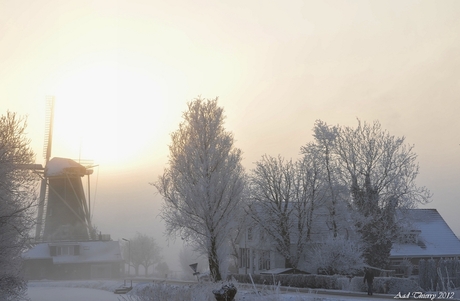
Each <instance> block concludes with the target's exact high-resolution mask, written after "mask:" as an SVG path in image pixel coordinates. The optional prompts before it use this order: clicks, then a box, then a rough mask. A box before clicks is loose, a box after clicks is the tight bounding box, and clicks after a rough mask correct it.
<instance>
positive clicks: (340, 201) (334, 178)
mask: <svg viewBox="0 0 460 301" xmlns="http://www.w3.org/2000/svg"><path fill="white" fill-rule="evenodd" d="M337 136H338V127H336V126H334V127H331V126H328V125H327V124H326V123H325V122H323V121H321V120H317V121H316V122H315V126H314V129H313V137H314V138H315V141H314V142H313V143H310V144H308V145H307V146H304V147H302V148H301V153H302V154H303V155H304V156H305V157H307V158H308V157H312V156H313V157H316V158H317V160H318V165H319V169H320V170H321V173H322V182H323V185H324V189H325V206H326V208H327V210H328V211H329V220H328V227H329V229H330V230H331V231H332V236H333V237H337V236H338V234H339V231H340V230H342V229H341V225H342V226H343V223H344V222H345V223H346V220H347V218H348V212H347V211H348V210H347V204H348V203H349V193H348V188H347V187H346V185H344V183H343V182H341V181H340V178H341V175H342V173H343V171H342V170H341V168H340V165H339V162H338V161H339V160H338V159H339V157H338V155H337V153H336V152H335V147H336V140H337Z"/></svg>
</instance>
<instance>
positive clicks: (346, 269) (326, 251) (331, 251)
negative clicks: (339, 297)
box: [308, 236, 364, 275]
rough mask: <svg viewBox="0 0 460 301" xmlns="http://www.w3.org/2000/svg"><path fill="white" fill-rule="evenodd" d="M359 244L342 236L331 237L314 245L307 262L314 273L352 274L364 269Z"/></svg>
mask: <svg viewBox="0 0 460 301" xmlns="http://www.w3.org/2000/svg"><path fill="white" fill-rule="evenodd" d="M361 254H362V252H361V249H360V246H359V244H357V243H356V242H355V241H353V240H349V239H347V238H345V237H342V236H336V237H334V236H331V237H328V238H327V239H326V240H325V241H323V242H321V243H318V244H315V245H314V247H313V248H312V249H311V250H310V251H309V254H308V255H309V256H308V261H309V265H310V268H311V269H312V270H313V271H314V272H320V273H324V274H328V275H335V274H342V275H344V274H353V273H355V272H357V271H359V270H362V268H363V267H364V261H363V257H362V256H361Z"/></svg>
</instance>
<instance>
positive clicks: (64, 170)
mask: <svg viewBox="0 0 460 301" xmlns="http://www.w3.org/2000/svg"><path fill="white" fill-rule="evenodd" d="M91 172H92V170H88V169H87V168H86V167H84V166H83V165H81V164H79V163H77V162H75V161H73V160H71V159H67V158H53V159H51V160H50V161H49V162H48V164H47V165H46V167H45V173H44V176H45V178H46V179H47V181H48V185H47V186H48V194H47V195H48V197H47V201H46V216H45V226H44V231H43V239H44V240H46V241H56V240H89V239H90V237H91V232H92V228H91V221H90V216H89V210H88V206H87V204H86V198H85V193H84V190H83V185H82V178H83V177H84V176H85V175H89V174H91Z"/></svg>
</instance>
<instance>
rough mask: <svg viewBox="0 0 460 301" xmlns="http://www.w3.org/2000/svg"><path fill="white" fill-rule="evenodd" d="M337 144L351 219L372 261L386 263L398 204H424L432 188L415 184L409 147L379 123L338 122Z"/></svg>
mask: <svg viewBox="0 0 460 301" xmlns="http://www.w3.org/2000/svg"><path fill="white" fill-rule="evenodd" d="M337 133H338V135H337V138H336V143H335V152H336V154H337V156H338V164H339V165H340V168H341V170H342V171H343V174H342V177H341V180H342V181H343V183H345V185H346V186H347V187H348V188H349V191H350V195H351V203H350V205H351V208H352V209H353V210H354V212H356V213H357V214H356V215H355V216H354V220H355V224H356V226H357V229H358V232H359V233H360V235H361V238H362V241H363V243H364V257H365V259H366V261H367V263H368V264H369V265H371V266H375V267H380V268H384V267H385V265H386V264H387V263H388V258H389V254H390V250H391V247H392V241H393V240H394V239H395V237H396V234H397V231H398V223H397V220H396V219H395V217H396V214H395V211H396V209H403V208H411V207H414V206H415V205H417V204H424V203H427V202H428V201H429V199H430V192H429V191H428V190H427V189H426V188H425V187H419V186H417V185H416V183H415V180H416V178H417V175H418V174H419V166H418V163H417V162H416V159H417V156H416V154H415V153H414V151H413V148H414V147H413V146H410V145H407V144H406V143H405V138H404V137H395V136H392V135H390V134H389V133H388V132H387V131H385V130H383V129H382V128H381V125H380V123H379V122H377V121H376V122H374V123H373V124H368V123H366V122H364V123H362V122H361V121H359V120H358V127H357V128H351V127H340V128H338V131H337Z"/></svg>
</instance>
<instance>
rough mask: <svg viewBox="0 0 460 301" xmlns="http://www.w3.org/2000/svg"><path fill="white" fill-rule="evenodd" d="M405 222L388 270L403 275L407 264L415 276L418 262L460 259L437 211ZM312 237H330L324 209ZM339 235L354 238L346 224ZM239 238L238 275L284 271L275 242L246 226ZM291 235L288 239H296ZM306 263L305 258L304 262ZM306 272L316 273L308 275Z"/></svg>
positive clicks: (414, 212) (459, 248) (418, 212)
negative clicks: (402, 264)
mask: <svg viewBox="0 0 460 301" xmlns="http://www.w3.org/2000/svg"><path fill="white" fill-rule="evenodd" d="M404 218H405V219H406V221H408V223H407V225H406V227H405V228H406V229H407V230H406V231H405V232H404V233H401V238H400V239H399V240H398V241H395V242H394V243H393V248H392V250H391V254H390V266H389V269H392V270H395V271H396V275H402V274H403V272H402V267H401V266H400V264H401V263H402V262H403V260H409V261H410V262H412V264H413V266H414V270H413V273H414V274H417V273H418V261H419V260H420V259H429V258H434V259H439V258H451V257H458V258H460V240H459V239H458V238H457V237H456V235H455V234H454V233H453V231H452V230H451V229H450V227H449V226H448V225H447V223H446V222H445V221H444V219H443V218H442V217H441V215H440V214H439V213H438V211H437V210H436V209H408V210H406V211H405V216H404ZM312 229H313V233H312V236H311V241H312V243H321V242H322V241H324V239H326V238H327V237H328V236H329V235H331V230H330V227H329V226H328V213H327V211H325V210H324V209H323V210H322V211H321V210H319V211H318V212H317V213H316V214H315V224H314V226H313V228H312ZM340 231H341V232H340V235H342V236H344V237H347V236H350V237H351V236H353V235H356V234H355V233H353V230H352V229H351V227H350V225H348V226H347V225H346V222H345V223H343V224H342V225H341V226H340ZM241 233H242V234H241V235H240V236H239V237H238V247H239V269H238V272H239V273H240V274H261V273H267V272H274V271H280V272H282V271H284V270H283V269H285V268H286V267H285V264H284V263H285V260H284V257H283V256H282V255H281V254H280V253H279V252H277V251H276V248H275V244H274V242H273V241H272V240H271V239H270V237H269V235H267V234H266V233H265V234H264V233H263V231H261V230H260V228H258V227H257V226H256V225H254V224H250V223H248V225H247V226H246V231H242V232H241ZM295 235H296V234H295V233H291V237H293V236H295ZM304 259H306V258H304ZM307 272H315V271H308V270H307Z"/></svg>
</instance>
